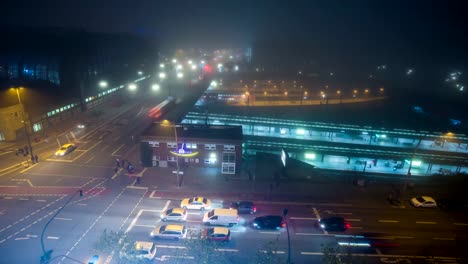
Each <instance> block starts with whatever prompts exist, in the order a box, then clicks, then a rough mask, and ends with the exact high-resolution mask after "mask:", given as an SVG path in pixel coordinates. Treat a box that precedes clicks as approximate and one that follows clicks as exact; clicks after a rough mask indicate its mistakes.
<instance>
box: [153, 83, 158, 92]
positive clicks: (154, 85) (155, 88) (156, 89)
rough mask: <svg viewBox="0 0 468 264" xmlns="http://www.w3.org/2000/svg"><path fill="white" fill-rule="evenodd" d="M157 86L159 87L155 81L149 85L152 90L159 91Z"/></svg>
mask: <svg viewBox="0 0 468 264" xmlns="http://www.w3.org/2000/svg"><path fill="white" fill-rule="evenodd" d="M159 88H160V86H159V84H157V83H155V84H153V85H152V86H151V89H152V90H153V91H159Z"/></svg>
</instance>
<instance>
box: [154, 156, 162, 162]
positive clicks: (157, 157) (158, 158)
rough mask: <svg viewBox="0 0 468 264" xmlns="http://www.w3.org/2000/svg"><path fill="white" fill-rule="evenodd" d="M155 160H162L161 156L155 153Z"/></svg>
mask: <svg viewBox="0 0 468 264" xmlns="http://www.w3.org/2000/svg"><path fill="white" fill-rule="evenodd" d="M153 160H157V161H159V160H161V157H160V156H156V155H155V156H153Z"/></svg>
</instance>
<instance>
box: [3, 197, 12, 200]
mask: <svg viewBox="0 0 468 264" xmlns="http://www.w3.org/2000/svg"><path fill="white" fill-rule="evenodd" d="M3 199H5V200H11V199H13V197H10V196H7V197H3Z"/></svg>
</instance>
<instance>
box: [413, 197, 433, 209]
mask: <svg viewBox="0 0 468 264" xmlns="http://www.w3.org/2000/svg"><path fill="white" fill-rule="evenodd" d="M410 202H411V204H412V205H413V206H414V207H426V208H433V207H437V203H436V201H435V200H434V199H433V198H431V197H429V196H418V197H414V198H413V199H411V200H410Z"/></svg>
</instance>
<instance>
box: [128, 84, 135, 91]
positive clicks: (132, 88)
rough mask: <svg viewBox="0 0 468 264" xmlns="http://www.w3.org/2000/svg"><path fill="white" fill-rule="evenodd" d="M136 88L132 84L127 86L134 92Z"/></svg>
mask: <svg viewBox="0 0 468 264" xmlns="http://www.w3.org/2000/svg"><path fill="white" fill-rule="evenodd" d="M136 88H137V86H136V84H134V83H131V84H129V85H128V89H130V90H131V91H135V90H136Z"/></svg>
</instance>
